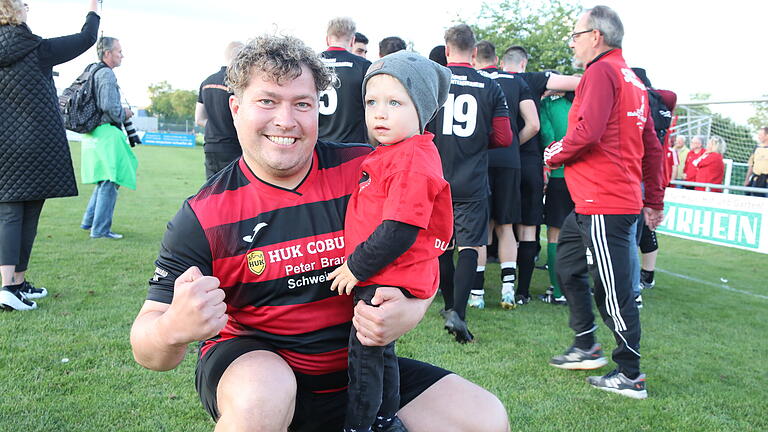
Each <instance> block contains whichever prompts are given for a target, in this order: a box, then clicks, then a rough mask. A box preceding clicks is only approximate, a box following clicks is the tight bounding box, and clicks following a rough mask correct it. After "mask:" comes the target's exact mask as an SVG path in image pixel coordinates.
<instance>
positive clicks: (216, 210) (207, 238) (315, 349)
mask: <svg viewBox="0 0 768 432" xmlns="http://www.w3.org/2000/svg"><path fill="white" fill-rule="evenodd" d="M370 151H371V148H370V147H369V146H366V145H344V144H329V143H324V142H318V143H317V146H316V147H315V152H314V155H313V160H312V168H311V170H310V172H309V174H308V175H307V177H306V178H305V179H304V181H303V182H302V183H301V184H300V185H299V186H297V187H296V188H295V189H292V190H289V189H284V188H280V187H277V186H274V185H271V184H268V183H266V182H264V181H262V180H260V179H259V178H257V177H256V176H255V175H254V174H253V173H252V171H251V170H250V169H249V168H248V165H247V164H246V163H245V161H244V160H243V159H242V158H241V159H239V160H238V161H237V162H236V163H233V164H231V165H230V166H229V167H227V168H225V169H224V170H222V171H221V172H220V173H218V174H217V175H215V176H213V177H212V178H211V179H210V180H209V181H208V182H207V183H206V184H205V185H204V186H203V187H202V189H200V191H199V192H198V193H197V194H196V195H194V196H193V197H191V198H189V199H187V200H186V201H185V202H184V205H183V206H182V208H181V209H180V210H179V212H178V213H177V214H176V216H175V217H174V218H173V220H172V221H171V222H170V223H169V224H168V229H167V231H166V233H165V236H164V237H163V241H162V245H161V249H160V255H159V257H158V259H157V261H156V265H157V268H156V271H155V276H154V277H153V278H152V280H150V288H149V294H148V296H147V299H148V300H154V301H159V302H163V303H170V302H171V300H172V299H173V285H174V281H175V279H176V278H177V277H178V276H180V275H181V274H182V273H183V272H184V271H185V270H186V269H187V268H189V267H190V266H197V267H199V268H200V270H201V271H202V273H203V274H204V275H211V276H215V277H217V278H218V279H219V281H220V283H221V285H220V287H221V288H222V289H223V290H224V292H225V293H226V298H225V303H226V304H227V314H228V315H229V322H228V323H227V325H226V326H225V327H224V329H223V330H222V331H221V332H220V334H218V335H217V336H215V337H213V338H211V339H209V340H207V341H204V342H203V343H202V346H201V355H204V354H205V353H206V352H207V351H208V349H210V347H211V346H213V345H214V344H216V343H218V342H221V341H223V340H227V339H231V338H235V337H253V338H258V339H260V340H264V341H266V342H268V343H270V344H272V345H273V346H275V347H276V348H277V350H278V354H279V355H280V356H282V357H283V358H284V359H285V360H286V362H287V363H288V364H289V365H290V366H291V368H292V369H293V370H294V371H295V372H296V373H297V375H302V376H304V378H306V376H309V377H310V378H315V381H316V383H318V384H317V385H312V384H310V388H313V389H316V390H328V389H333V388H339V387H344V386H346V382H347V377H346V368H347V345H348V339H349V331H350V326H351V319H352V300H351V299H352V297H350V296H339V295H338V294H335V293H334V292H333V291H330V282H329V281H328V273H330V272H331V271H332V270H333V269H335V268H336V267H337V266H338V265H340V264H341V263H342V262H343V260H344V256H345V255H344V251H345V244H344V216H345V212H346V208H347V203H348V201H349V197H350V194H351V193H352V191H354V190H355V188H357V181H358V173H359V168H360V164H361V163H362V161H363V159H364V157H365V156H366V155H367V154H368V153H370ZM329 377H333V378H334V379H329ZM331 383H333V384H331Z"/></svg>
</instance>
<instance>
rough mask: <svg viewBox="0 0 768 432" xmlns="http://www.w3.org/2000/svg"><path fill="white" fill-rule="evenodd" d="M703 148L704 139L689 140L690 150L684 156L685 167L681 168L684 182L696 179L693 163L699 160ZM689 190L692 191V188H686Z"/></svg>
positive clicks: (696, 137)
mask: <svg viewBox="0 0 768 432" xmlns="http://www.w3.org/2000/svg"><path fill="white" fill-rule="evenodd" d="M703 146H704V138H703V137H700V136H694V137H693V138H691V149H690V151H689V152H688V154H687V155H686V156H685V166H684V167H683V178H684V179H685V180H686V181H693V179H694V178H695V177H696V166H695V165H694V164H693V161H695V160H696V159H698V158H699V156H701V155H703V154H704V152H705V151H706V149H705V148H704V147H703ZM688 188H689V189H693V188H692V187H688Z"/></svg>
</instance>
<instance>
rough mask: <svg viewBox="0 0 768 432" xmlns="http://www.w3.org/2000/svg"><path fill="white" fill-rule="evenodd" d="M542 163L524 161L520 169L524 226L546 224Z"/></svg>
mask: <svg viewBox="0 0 768 432" xmlns="http://www.w3.org/2000/svg"><path fill="white" fill-rule="evenodd" d="M543 175H544V174H543V171H542V166H541V163H532V161H528V162H527V163H526V160H525V159H523V160H522V161H521V169H520V192H521V204H522V206H521V216H522V217H521V220H520V223H521V224H523V225H541V224H542V223H543V222H544V176H543Z"/></svg>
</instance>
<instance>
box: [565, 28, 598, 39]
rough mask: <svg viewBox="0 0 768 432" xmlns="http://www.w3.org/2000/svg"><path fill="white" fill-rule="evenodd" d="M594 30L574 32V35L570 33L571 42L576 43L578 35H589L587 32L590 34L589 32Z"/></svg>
mask: <svg viewBox="0 0 768 432" xmlns="http://www.w3.org/2000/svg"><path fill="white" fill-rule="evenodd" d="M594 30H595V29H593V28H591V29H589V30H582V31H580V32H574V33H571V40H572V41H574V42H576V37H577V36H578V35H581V34H584V33H589V32H591V31H594Z"/></svg>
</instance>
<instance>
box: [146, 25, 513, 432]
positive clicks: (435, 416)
mask: <svg viewBox="0 0 768 432" xmlns="http://www.w3.org/2000/svg"><path fill="white" fill-rule="evenodd" d="M227 82H228V83H229V84H230V86H231V87H232V90H233V91H234V96H233V97H232V98H231V99H230V108H231V110H232V116H233V119H234V123H235V128H236V130H237V134H238V139H239V141H240V145H241V147H242V149H243V157H242V158H241V159H240V160H239V161H238V163H235V164H233V165H230V166H229V167H228V168H226V169H224V170H223V171H221V172H219V173H218V174H216V175H215V176H213V177H212V178H211V179H210V180H209V181H208V182H207V183H206V184H205V185H204V186H203V188H202V189H201V190H200V192H198V193H197V195H195V196H193V197H192V198H189V199H188V200H187V201H186V202H185V203H184V205H183V207H182V208H181V210H179V212H178V213H177V214H176V216H175V217H174V219H173V220H172V221H171V222H170V223H169V224H168V230H167V231H166V233H165V236H164V238H163V242H162V246H161V250H160V256H159V257H158V259H157V261H156V264H157V269H156V271H155V276H154V277H153V278H152V280H151V281H150V288H149V294H148V296H147V300H146V301H145V303H144V305H143V307H142V309H141V311H139V315H138V317H137V318H136V321H135V322H134V325H133V328H132V330H131V344H132V347H133V354H134V357H135V358H136V361H137V362H139V363H140V364H141V365H143V366H145V367H147V368H149V369H153V370H159V371H162V370H170V369H173V368H175V367H176V366H178V365H179V363H181V361H182V360H183V358H184V354H185V352H186V348H187V345H188V344H189V343H191V342H194V341H202V342H201V344H200V358H199V361H198V363H197V372H196V387H197V391H198V393H199V394H200V399H201V400H202V402H203V405H204V407H205V409H206V410H207V411H208V413H210V415H211V416H212V417H213V418H214V420H216V422H217V424H216V430H238V431H244V430H258V431H285V430H291V431H335V432H337V431H339V430H341V429H342V427H343V423H344V416H345V411H346V405H347V392H346V386H347V380H348V376H347V345H348V339H349V331H350V328H351V325H352V323H353V322H354V325H355V328H356V329H357V333H356V337H357V338H358V339H359V340H360V343H361V344H363V345H366V346H385V345H387V344H388V343H390V342H392V341H394V340H395V339H397V338H398V337H400V336H401V335H403V334H405V333H406V332H407V331H409V330H411V329H412V328H413V327H415V326H416V324H417V323H418V322H419V321H420V320H421V318H422V316H423V315H424V312H425V311H426V309H427V307H428V306H429V304H430V302H431V299H418V298H406V297H405V296H404V295H403V293H402V292H401V291H400V290H399V289H397V288H391V287H383V288H378V289H377V290H376V292H375V295H374V296H373V298H372V299H371V304H372V305H378V307H374V306H371V305H367V304H365V303H364V302H358V304H357V305H353V304H352V300H351V297H350V296H338V295H334V293H333V292H331V291H330V286H331V282H330V281H329V280H328V274H329V273H330V272H331V271H332V270H333V269H334V268H335V267H336V266H338V265H339V264H341V263H342V262H343V259H344V227H343V222H344V215H345V211H346V203H347V201H348V199H349V197H350V195H351V193H352V192H353V191H354V190H355V189H357V188H358V180H359V177H358V174H359V169H360V164H361V163H362V161H363V159H364V158H365V156H366V155H367V154H368V153H370V152H371V148H370V147H369V146H366V145H342V144H332V143H326V142H322V141H318V140H317V125H318V96H319V92H320V90H322V89H325V88H326V87H327V86H328V85H329V83H330V82H331V75H330V73H329V71H328V70H327V69H326V68H325V67H324V66H323V64H322V62H321V61H320V59H319V58H318V57H317V55H316V54H314V53H313V52H312V50H311V49H310V48H308V47H307V46H306V45H305V44H304V43H303V42H301V41H299V40H298V39H296V38H293V37H285V36H262V37H258V38H255V39H253V40H251V41H250V42H249V43H248V44H247V45H246V46H245V47H244V48H243V49H242V50H241V51H240V52H239V53H238V55H237V56H236V58H235V59H234V60H233V61H232V64H230V65H229V67H228V69H227ZM353 306H354V308H353ZM398 366H399V369H400V373H399V378H400V403H399V410H398V411H397V415H398V417H399V418H400V419H401V420H402V423H403V424H404V425H405V427H407V429H408V430H410V431H412V432H414V431H438V430H460V431H467V432H470V431H471V432H478V431H494V432H496V431H499V432H503V431H507V430H509V425H508V421H507V415H506V411H505V409H504V407H503V406H502V404H501V403H500V401H499V400H498V399H497V398H496V397H495V396H494V395H492V394H491V393H489V392H488V391H486V390H484V389H482V388H480V387H478V386H477V385H475V384H472V383H470V382H469V381H467V380H465V379H463V378H461V377H459V376H457V375H455V374H452V373H450V372H449V371H446V370H444V369H440V368H438V367H435V366H432V365H429V364H426V363H422V362H418V361H415V360H410V359H403V358H400V359H398ZM469 406H471V407H472V411H473V415H472V416H467V415H465V413H464V411H463V410H457V409H456V408H455V407H469Z"/></svg>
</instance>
